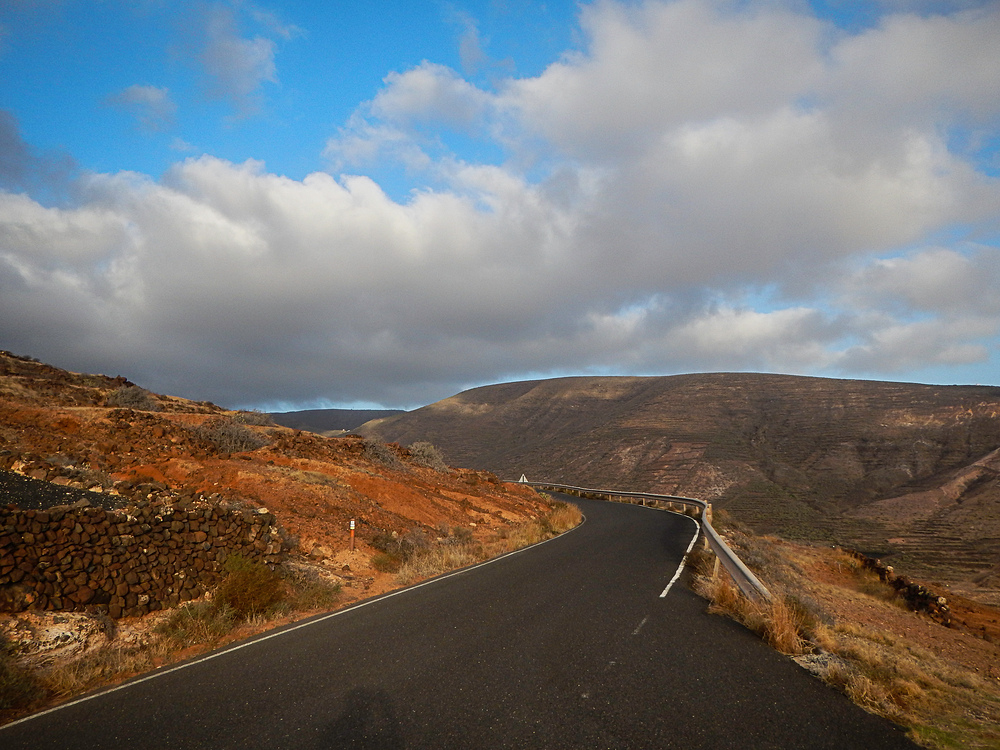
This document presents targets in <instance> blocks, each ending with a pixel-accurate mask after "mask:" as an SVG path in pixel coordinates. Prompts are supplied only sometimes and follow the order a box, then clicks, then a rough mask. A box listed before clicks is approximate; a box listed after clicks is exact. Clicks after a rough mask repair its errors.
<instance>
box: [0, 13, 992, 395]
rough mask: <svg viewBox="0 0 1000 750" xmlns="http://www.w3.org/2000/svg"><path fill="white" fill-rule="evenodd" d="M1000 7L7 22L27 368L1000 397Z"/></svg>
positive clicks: (341, 390) (9, 240)
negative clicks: (813, 378) (776, 376)
mask: <svg viewBox="0 0 1000 750" xmlns="http://www.w3.org/2000/svg"><path fill="white" fill-rule="evenodd" d="M998 38H1000V4H998V3H996V2H975V1H974V0H968V1H965V0H956V1H955V2H932V1H930V0H912V1H911V0H883V1H882V2H867V3H854V2H848V1H847V0H823V1H822V2H820V1H817V2H812V3H808V2H805V1H804V0H738V1H737V0H671V1H669V2H657V1H653V0H648V1H646V2H638V1H633V2H614V1H613V0H604V1H603V2H593V3H588V2H583V3H576V2H546V3H534V2H525V1H522V0H509V1H508V2H503V1H501V0H481V1H480V2H368V3H363V4H358V3H341V2H322V3H320V2H307V1H306V0H299V1H298V2H292V1H287V2H261V3H251V2H240V1H232V0H218V1H217V2H215V1H213V2H202V1H201V0H181V1H179V2H177V1H175V2H167V1H166V0H141V1H140V2H134V1H133V2H125V1H124V0H121V1H119V0H99V1H98V0H91V1H89V2H84V1H82V0H8V1H7V2H6V3H3V4H0V348H6V349H9V350H12V351H15V352H17V353H22V354H28V355H32V356H36V357H39V358H41V359H43V360H45V361H48V362H51V363H52V364H56V365H59V366H63V367H68V368H70V369H74V370H78V371H97V372H105V373H109V374H119V373H120V374H125V375H127V376H129V377H130V378H132V379H133V380H135V381H136V382H139V383H141V384H142V385H145V386H146V387H149V388H151V389H153V390H156V391H160V392H168V393H172V394H176V395H181V396H187V397H191V398H196V399H211V400H214V401H216V402H218V403H220V404H223V405H227V406H259V407H264V408H296V407H300V408H306V407H315V406H332V405H353V404H357V405H384V406H387V407H404V408H405V407H413V406H419V405H421V404H424V403H428V402H430V401H433V400H436V399H439V398H444V397H446V396H449V395H451V394H453V393H455V392H456V391H458V390H461V389H463V388H466V387H471V386H474V385H480V384H485V383H491V382H497V381H500V380H512V379H520V378H525V377H545V376H556V375H569V374H592V373H596V374H672V373H681V372H698V371H768V372H790V373H797V374H810V375H822V376H830V377H852V378H867V379H884V380H911V381H919V382H935V383H946V384H947V383H990V384H1000V370H998V358H1000V350H998V349H1000V249H998V244H1000V180H998V177H1000V45H997V44H996V43H995V40H996V39H998Z"/></svg>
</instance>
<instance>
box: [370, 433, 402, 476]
mask: <svg viewBox="0 0 1000 750" xmlns="http://www.w3.org/2000/svg"><path fill="white" fill-rule="evenodd" d="M364 447H365V458H367V459H368V460H369V461H371V462H372V463H375V464H381V465H382V466H385V467H386V468H389V469H400V468H402V463H400V460H399V456H398V455H396V451H394V450H393V449H392V448H390V447H389V446H388V445H386V444H385V443H384V442H382V441H381V440H379V439H378V438H376V437H366V438H365V439H364Z"/></svg>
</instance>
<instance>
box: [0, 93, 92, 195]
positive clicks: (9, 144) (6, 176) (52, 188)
mask: <svg viewBox="0 0 1000 750" xmlns="http://www.w3.org/2000/svg"><path fill="white" fill-rule="evenodd" d="M75 171H76V164H75V163H74V161H73V159H72V158H71V157H70V156H68V155H66V154H61V153H39V152H38V151H37V150H36V149H35V148H33V147H32V146H31V145H30V144H28V143H27V142H25V140H24V139H23V138H22V137H21V131H20V128H19V127H18V122H17V118H16V117H15V116H14V115H13V114H12V113H10V112H8V111H6V110H2V109H0V190H3V189H6V190H12V191H25V192H28V191H30V192H32V193H34V194H36V195H39V196H41V197H42V198H44V199H46V200H58V199H61V198H63V197H64V195H65V194H66V192H67V191H68V188H69V182H70V179H71V177H72V176H73V174H74V173H75Z"/></svg>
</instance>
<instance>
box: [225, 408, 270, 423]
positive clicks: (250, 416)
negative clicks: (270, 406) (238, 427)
mask: <svg viewBox="0 0 1000 750" xmlns="http://www.w3.org/2000/svg"><path fill="white" fill-rule="evenodd" d="M233 419H235V420H236V421H237V422H239V423H240V424H249V425H254V426H255V427H274V420H273V419H271V415H270V414H268V413H267V412H263V411H258V410H257V409H251V410H249V411H242V410H241V411H238V412H236V415H235V416H234V417H233Z"/></svg>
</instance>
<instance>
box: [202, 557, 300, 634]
mask: <svg viewBox="0 0 1000 750" xmlns="http://www.w3.org/2000/svg"><path fill="white" fill-rule="evenodd" d="M226 570H227V571H229V575H228V576H226V577H225V579H223V581H222V583H220V584H219V586H218V588H216V590H215V595H214V596H213V599H212V602H213V604H215V605H216V606H217V607H228V608H229V609H231V610H232V611H233V613H234V614H235V615H236V617H237V618H238V619H240V620H248V619H250V618H251V617H256V616H258V615H268V614H271V613H272V612H274V610H275V609H276V608H277V606H278V605H279V604H281V602H282V601H283V600H284V599H285V587H284V583H283V582H282V580H281V576H279V575H278V574H277V573H275V572H274V571H273V570H271V569H270V568H268V567H267V566H266V565H262V564H261V563H257V562H253V561H251V560H247V559H246V558H244V557H242V556H241V555H230V556H229V557H228V558H227V559H226Z"/></svg>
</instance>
